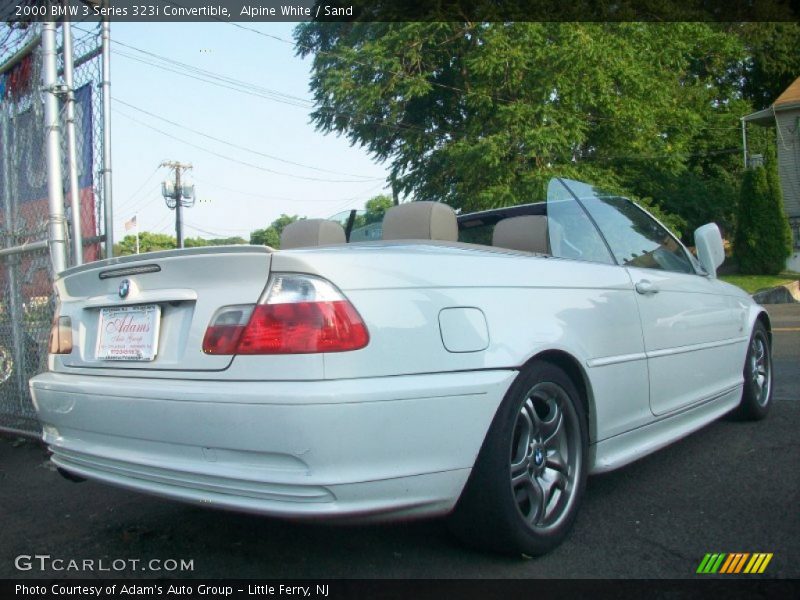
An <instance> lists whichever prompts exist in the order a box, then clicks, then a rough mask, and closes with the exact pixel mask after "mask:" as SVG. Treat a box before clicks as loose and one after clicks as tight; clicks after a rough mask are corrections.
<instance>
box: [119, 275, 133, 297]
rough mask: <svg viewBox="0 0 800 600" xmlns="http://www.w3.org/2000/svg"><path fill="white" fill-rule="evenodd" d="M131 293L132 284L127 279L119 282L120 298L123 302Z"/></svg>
mask: <svg viewBox="0 0 800 600" xmlns="http://www.w3.org/2000/svg"><path fill="white" fill-rule="evenodd" d="M130 291H131V282H130V281H129V280H127V279H123V280H122V281H120V282H119V297H120V298H122V299H123V300H124V299H125V298H127V297H128V294H129V293H130Z"/></svg>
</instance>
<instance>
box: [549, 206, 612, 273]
mask: <svg viewBox="0 0 800 600" xmlns="http://www.w3.org/2000/svg"><path fill="white" fill-rule="evenodd" d="M547 230H548V235H549V236H550V251H551V253H552V255H553V256H558V257H560V258H571V259H575V260H585V261H590V262H599V263H605V264H608V265H613V264H614V259H613V258H612V257H611V255H610V254H609V253H608V248H607V247H606V245H605V243H604V242H603V238H601V237H600V234H599V233H598V232H597V228H596V227H595V226H594V225H593V224H592V222H591V220H590V219H589V217H587V216H586V212H584V210H583V209H582V208H581V207H580V205H579V204H578V203H577V202H576V201H575V199H574V198H569V197H564V198H563V199H557V200H548V202H547Z"/></svg>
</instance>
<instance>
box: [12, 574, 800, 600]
mask: <svg viewBox="0 0 800 600" xmlns="http://www.w3.org/2000/svg"><path fill="white" fill-rule="evenodd" d="M798 594H800V582H798V581H797V580H764V579H751V578H747V579H743V578H727V579H725V578H720V579H685V580H591V579H576V580H558V579H556V580H527V579H506V580H487V579H480V580H423V579H419V580H400V579H397V580H387V579H370V580H319V581H314V580H284V581H281V580H265V581H258V580H105V581H104V580H93V579H73V580H69V579H67V580H62V581H52V580H50V581H46V580H41V581H37V580H4V581H0V596H2V597H3V598H16V599H21V598H36V599H60V600H66V599H69V600H77V599H84V598H103V599H106V598H140V599H151V598H152V599H157V598H158V599H161V598H208V599H209V600H218V599H236V600H239V599H244V598H249V599H256V598H258V599H264V598H275V599H278V598H280V599H285V600H292V599H299V598H310V599H313V600H339V599H346V598H364V599H367V598H369V599H373V598H376V599H377V598H387V599H395V598H396V599H398V600H400V599H403V600H405V599H407V598H414V599H415V600H425V599H428V598H430V599H431V600H434V599H436V600H440V599H442V598H467V599H470V598H475V599H481V600H485V599H489V598H521V599H525V598H533V597H536V598H592V600H595V599H604V598H609V599H611V598H613V599H615V600H616V599H624V598H631V599H636V600H639V599H640V598H643V597H646V598H648V599H650V600H653V599H656V598H707V597H710V598H726V599H731V598H753V597H756V598H797V597H798Z"/></svg>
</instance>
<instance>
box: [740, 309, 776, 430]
mask: <svg viewBox="0 0 800 600" xmlns="http://www.w3.org/2000/svg"><path fill="white" fill-rule="evenodd" d="M743 375H744V388H743V390H742V400H741V402H740V403H739V406H738V407H737V408H736V410H735V411H734V413H733V414H734V416H736V417H739V418H741V419H747V420H751V421H758V420H760V419H763V418H764V417H766V416H767V413H768V412H769V407H770V404H771V402H772V348H771V347H770V343H769V335H768V334H767V329H766V327H764V325H763V323H761V321H756V324H755V326H754V327H753V333H752V335H751V336H750V345H749V346H748V348H747V358H745V361H744V373H743Z"/></svg>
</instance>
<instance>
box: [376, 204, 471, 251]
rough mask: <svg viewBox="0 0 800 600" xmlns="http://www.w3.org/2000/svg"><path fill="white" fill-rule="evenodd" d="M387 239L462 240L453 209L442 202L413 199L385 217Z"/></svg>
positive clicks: (384, 230)
mask: <svg viewBox="0 0 800 600" xmlns="http://www.w3.org/2000/svg"><path fill="white" fill-rule="evenodd" d="M383 239H384V240H444V241H447V242H455V241H457V240H458V222H457V220H456V213H455V212H454V211H453V209H452V208H450V207H449V206H447V205H446V204H442V203H441V202H409V203H408V204H401V205H399V206H393V207H392V208H390V209H389V210H387V211H386V216H385V217H384V218H383Z"/></svg>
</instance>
